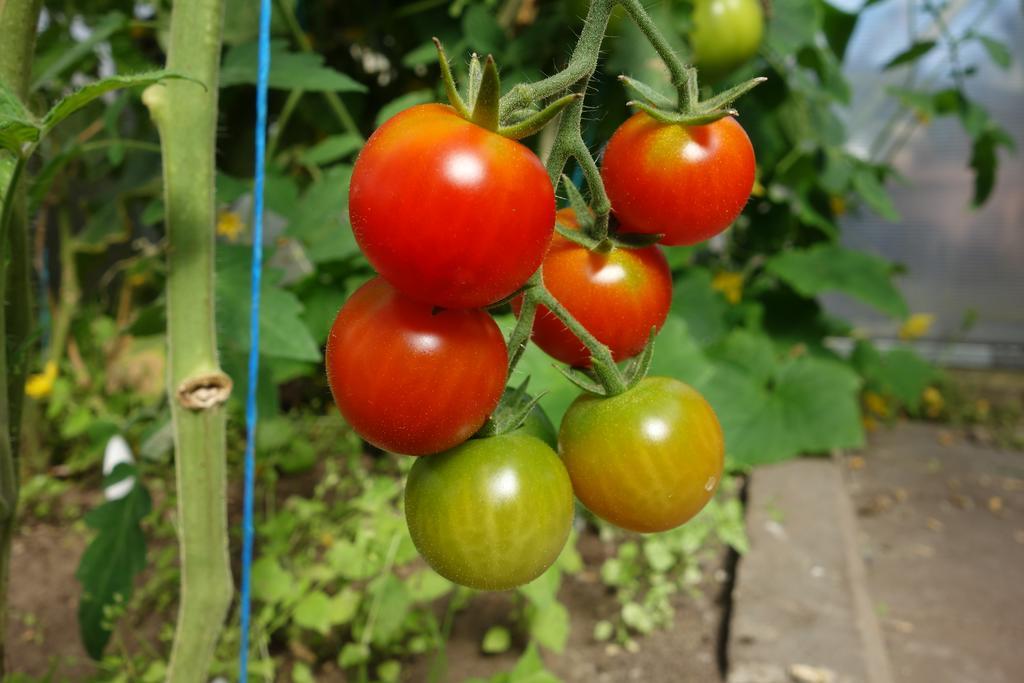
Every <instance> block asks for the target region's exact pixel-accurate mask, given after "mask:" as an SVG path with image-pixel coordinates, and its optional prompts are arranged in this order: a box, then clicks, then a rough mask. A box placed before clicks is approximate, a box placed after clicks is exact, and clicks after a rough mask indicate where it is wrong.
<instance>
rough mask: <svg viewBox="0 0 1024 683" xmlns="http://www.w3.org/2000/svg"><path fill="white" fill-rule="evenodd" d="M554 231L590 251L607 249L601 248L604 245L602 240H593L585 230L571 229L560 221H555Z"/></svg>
mask: <svg viewBox="0 0 1024 683" xmlns="http://www.w3.org/2000/svg"><path fill="white" fill-rule="evenodd" d="M555 232H557V233H558V234H559V235H561V236H562V237H564V238H565V239H567V240H569V241H570V242H572V243H573V244H578V245H580V246H581V247H584V248H586V249H589V250H590V251H602V252H604V251H608V250H607V249H606V248H603V246H604V245H603V244H602V242H599V241H597V240H595V239H594V238H593V237H590V236H589V235H587V234H586V233H585V232H581V231H579V230H573V229H572V228H567V227H565V226H564V225H562V224H561V223H555Z"/></svg>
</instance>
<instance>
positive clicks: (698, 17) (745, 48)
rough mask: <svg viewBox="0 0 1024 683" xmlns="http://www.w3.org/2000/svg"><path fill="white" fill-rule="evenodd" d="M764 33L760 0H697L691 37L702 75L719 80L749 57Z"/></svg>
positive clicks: (694, 54)
mask: <svg viewBox="0 0 1024 683" xmlns="http://www.w3.org/2000/svg"><path fill="white" fill-rule="evenodd" d="M763 33H764V11H763V10H762V9H761V0H697V2H696V4H695V6H694V8H693V34H692V35H691V37H690V39H691V44H692V47H693V56H694V62H695V63H696V65H697V69H698V70H699V71H700V74H701V76H704V77H706V78H708V79H710V80H718V79H720V78H722V77H723V76H725V75H727V74H728V73H729V72H730V71H732V70H733V69H735V68H736V67H738V66H740V65H741V64H743V63H744V62H746V61H747V60H749V59H750V58H751V57H753V56H754V55H756V54H757V49H758V47H759V46H760V45H761V36H762V34H763Z"/></svg>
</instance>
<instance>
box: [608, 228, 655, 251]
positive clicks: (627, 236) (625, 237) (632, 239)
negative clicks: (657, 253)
mask: <svg viewBox="0 0 1024 683" xmlns="http://www.w3.org/2000/svg"><path fill="white" fill-rule="evenodd" d="M664 236H665V235H663V234H662V233H655V234H653V235H652V234H651V233H647V232H625V233H616V234H614V235H611V236H610V237H609V238H608V239H609V240H611V243H612V244H614V245H615V246H616V247H621V248H622V249H643V248H645V247H650V246H652V245H655V244H657V243H658V241H659V240H661V238H662V237H664Z"/></svg>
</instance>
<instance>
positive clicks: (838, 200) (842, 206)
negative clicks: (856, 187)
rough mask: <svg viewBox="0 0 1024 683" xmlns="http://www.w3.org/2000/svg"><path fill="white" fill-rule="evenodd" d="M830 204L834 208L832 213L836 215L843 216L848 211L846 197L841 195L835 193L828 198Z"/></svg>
mask: <svg viewBox="0 0 1024 683" xmlns="http://www.w3.org/2000/svg"><path fill="white" fill-rule="evenodd" d="M828 205H829V207H830V208H831V209H832V214H833V215H835V216H842V215H843V214H844V213H846V198H845V197H840V196H839V195H837V194H834V195H832V196H831V197H829V198H828Z"/></svg>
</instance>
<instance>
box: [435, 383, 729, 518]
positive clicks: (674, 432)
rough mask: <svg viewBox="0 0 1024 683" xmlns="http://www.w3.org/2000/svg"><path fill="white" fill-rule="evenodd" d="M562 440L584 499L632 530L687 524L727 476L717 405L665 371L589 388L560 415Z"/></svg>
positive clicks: (575, 485)
mask: <svg viewBox="0 0 1024 683" xmlns="http://www.w3.org/2000/svg"><path fill="white" fill-rule="evenodd" d="M558 445H559V449H560V452H561V456H562V461H563V462H564V463H565V467H566V469H568V470H569V477H570V478H571V479H572V486H573V490H574V491H575V492H576V496H577V497H578V498H579V499H580V502H581V503H583V504H584V505H586V506H587V508H588V509H589V510H590V511H591V512H593V513H594V514H596V515H597V516H599V517H602V518H603V519H605V520H607V521H609V522H611V523H612V524H615V525H616V526H620V527H622V528H623V529H630V530H632V531H641V532H653V531H666V530H668V529H672V528H674V527H677V526H679V525H680V524H683V523H684V522H686V521H688V520H689V519H690V518H692V517H693V516H694V515H696V514H697V513H698V512H700V510H701V508H703V507H704V505H706V504H707V502H708V501H709V500H710V499H711V497H712V496H713V495H714V493H715V489H716V488H717V487H718V483H719V481H721V479H722V467H723V463H724V456H725V445H724V442H723V439H722V428H721V426H719V424H718V418H717V417H716V416H715V411H714V410H712V408H711V406H710V405H709V404H708V402H707V401H705V400H704V397H703V396H701V395H700V394H699V393H698V392H697V391H696V390H694V389H693V388H692V387H690V386H689V385H687V384H683V383H682V382H679V381H677V380H674V379H670V378H667V377H648V378H646V379H644V380H642V381H641V382H640V383H639V384H637V385H636V386H635V387H633V388H632V389H630V390H629V391H626V392H625V393H622V394H619V395H618V396H612V397H610V398H602V397H600V396H595V395H593V394H583V395H582V396H580V397H579V398H577V399H576V401H575V402H574V403H573V404H572V406H570V407H569V410H568V412H566V414H565V418H564V419H563V420H562V427H561V431H560V432H559V435H558ZM431 457H433V456H431Z"/></svg>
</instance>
